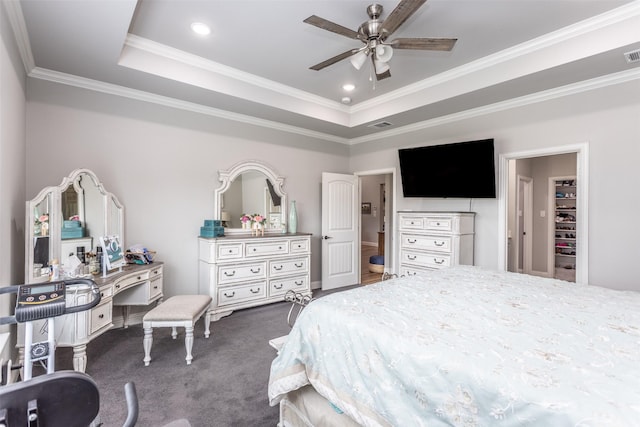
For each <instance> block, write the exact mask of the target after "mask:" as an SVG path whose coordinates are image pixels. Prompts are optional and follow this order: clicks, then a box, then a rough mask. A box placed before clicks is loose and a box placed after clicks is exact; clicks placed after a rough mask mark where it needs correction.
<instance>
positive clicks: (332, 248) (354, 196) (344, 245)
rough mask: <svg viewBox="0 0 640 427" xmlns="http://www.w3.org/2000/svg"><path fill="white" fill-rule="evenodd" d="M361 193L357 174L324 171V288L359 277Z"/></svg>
mask: <svg viewBox="0 0 640 427" xmlns="http://www.w3.org/2000/svg"><path fill="white" fill-rule="evenodd" d="M358 197H359V193H358V177H357V176H355V175H343V174H337V173H328V172H324V173H323V174H322V289H335V288H339V287H341V286H348V285H354V284H357V283H358V282H359V280H360V274H359V272H360V256H359V254H360V251H359V250H358V245H359V244H360V243H359V238H358V233H359V228H360V227H359V219H360V210H359V203H358Z"/></svg>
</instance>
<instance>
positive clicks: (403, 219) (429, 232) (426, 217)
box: [398, 211, 475, 275]
mask: <svg viewBox="0 0 640 427" xmlns="http://www.w3.org/2000/svg"><path fill="white" fill-rule="evenodd" d="M474 218H475V213H473V212H422V211H399V212H398V224H399V232H400V274H401V275H411V274H416V273H417V272H420V271H427V270H436V269H440V268H445V267H450V266H452V265H458V264H466V265H473V236H474Z"/></svg>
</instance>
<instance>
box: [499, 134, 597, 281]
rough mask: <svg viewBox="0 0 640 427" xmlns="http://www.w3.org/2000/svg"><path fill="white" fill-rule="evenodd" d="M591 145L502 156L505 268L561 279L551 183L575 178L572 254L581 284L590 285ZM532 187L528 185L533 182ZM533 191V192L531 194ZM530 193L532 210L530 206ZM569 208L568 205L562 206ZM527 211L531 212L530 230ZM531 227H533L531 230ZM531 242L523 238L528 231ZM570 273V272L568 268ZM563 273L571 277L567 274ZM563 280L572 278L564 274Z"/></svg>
mask: <svg viewBox="0 0 640 427" xmlns="http://www.w3.org/2000/svg"><path fill="white" fill-rule="evenodd" d="M587 167H588V145H587V144H580V145H575V146H566V147H555V148H549V149H541V150H535V151H529V152H520V153H511V154H502V155H500V178H499V181H500V190H501V193H500V209H499V224H498V227H499V228H498V230H499V233H500V241H499V243H500V244H499V260H498V264H499V268H501V269H504V270H509V271H519V272H522V273H525V274H532V275H536V276H544V277H559V276H558V274H557V272H558V270H557V268H556V267H557V266H556V265H555V264H556V263H555V262H554V261H555V258H556V257H554V256H553V255H554V254H555V252H556V251H557V248H556V246H557V241H556V239H554V237H555V236H556V235H557V231H556V227H555V224H556V216H557V213H558V212H557V209H556V206H558V201H557V200H556V192H555V190H554V188H555V187H552V186H550V184H549V182H550V179H551V178H553V177H558V176H565V175H566V176H575V177H576V183H577V186H576V188H575V190H573V191H574V192H575V210H576V212H578V213H579V215H575V216H576V217H577V218H576V219H577V220H576V221H575V230H576V231H575V238H574V240H573V241H572V243H571V244H572V248H571V252H572V253H573V254H574V256H575V262H574V263H572V264H571V266H572V268H574V269H575V276H574V275H570V276H569V277H571V279H573V277H575V279H573V280H575V281H577V282H581V283H588V265H587V260H588V247H587V245H588V236H587V233H588V212H587V208H586V207H587V206H588V201H587V194H588V191H587V185H588V169H587ZM528 178H530V179H531V184H530V185H529V184H527V179H528ZM527 187H529V189H528V190H527ZM527 193H529V194H530V195H531V206H532V207H531V209H528V208H527V207H526V204H527V199H528V196H527ZM562 204H565V203H562ZM525 211H529V212H530V213H531V219H530V225H529V226H528V225H527V219H526V215H525ZM527 227H529V228H528V229H527ZM523 231H524V232H525V233H526V236H527V238H526V239H525V238H523V235H522V232H523ZM527 239H528V240H529V243H530V248H531V249H530V251H529V253H530V263H531V264H530V268H529V266H528V265H527V263H528V262H529V261H528V258H529V255H527V247H528V246H527ZM564 268H566V267H564ZM561 273H566V272H563V271H561ZM561 276H562V277H559V278H562V279H566V278H567V275H566V274H562V275H561Z"/></svg>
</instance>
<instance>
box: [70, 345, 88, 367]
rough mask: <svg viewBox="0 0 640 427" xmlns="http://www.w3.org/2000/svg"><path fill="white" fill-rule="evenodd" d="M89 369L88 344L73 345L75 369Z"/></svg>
mask: <svg viewBox="0 0 640 427" xmlns="http://www.w3.org/2000/svg"><path fill="white" fill-rule="evenodd" d="M86 369H87V345H86V344H82V345H74V346H73V370H74V371H77V372H84V371H85V370H86Z"/></svg>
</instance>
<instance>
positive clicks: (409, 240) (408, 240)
mask: <svg viewBox="0 0 640 427" xmlns="http://www.w3.org/2000/svg"><path fill="white" fill-rule="evenodd" d="M415 242H417V240H416V239H407V243H411V244H413V243H415Z"/></svg>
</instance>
